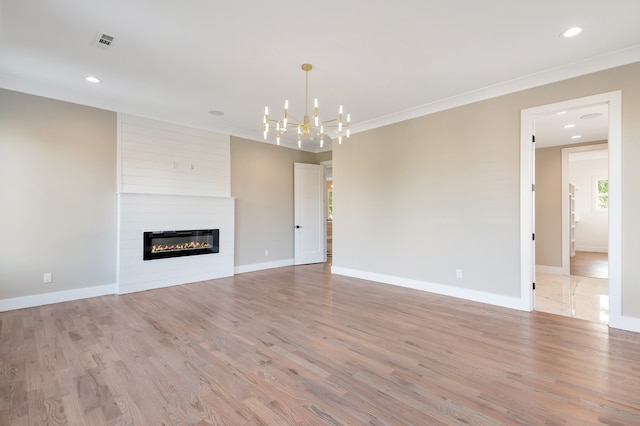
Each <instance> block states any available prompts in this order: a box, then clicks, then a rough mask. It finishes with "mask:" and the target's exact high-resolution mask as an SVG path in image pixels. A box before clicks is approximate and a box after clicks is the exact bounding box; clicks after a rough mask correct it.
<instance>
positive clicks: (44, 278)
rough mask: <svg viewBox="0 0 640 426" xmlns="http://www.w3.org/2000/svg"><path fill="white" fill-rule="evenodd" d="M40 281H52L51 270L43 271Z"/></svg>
mask: <svg viewBox="0 0 640 426" xmlns="http://www.w3.org/2000/svg"><path fill="white" fill-rule="evenodd" d="M42 282H43V283H45V284H46V283H50V282H53V276H52V274H51V272H45V273H44V277H43V279H42Z"/></svg>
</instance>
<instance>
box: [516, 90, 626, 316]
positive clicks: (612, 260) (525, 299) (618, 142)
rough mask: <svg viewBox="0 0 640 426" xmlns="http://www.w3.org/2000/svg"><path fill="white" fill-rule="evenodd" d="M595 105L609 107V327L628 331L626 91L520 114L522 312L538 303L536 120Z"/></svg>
mask: <svg viewBox="0 0 640 426" xmlns="http://www.w3.org/2000/svg"><path fill="white" fill-rule="evenodd" d="M594 104H607V105H608V106H609V139H608V142H609V326H611V327H615V328H626V327H625V326H624V321H623V318H622V199H621V198H622V190H621V186H622V149H621V148H622V91H620V90H617V91H613V92H607V93H602V94H599V95H593V96H586V97H583V98H578V99H571V100H568V101H563V102H557V103H552V104H547V105H542V106H538V107H534V108H528V109H523V110H522V111H521V112H520V274H521V277H520V279H521V284H520V286H521V287H520V295H521V297H520V300H521V303H522V309H523V310H526V311H532V310H533V308H534V303H535V296H534V293H533V291H534V290H533V285H532V284H533V282H534V281H533V280H534V277H535V265H534V264H533V244H532V233H533V229H534V227H533V225H534V223H533V220H534V217H533V209H534V205H533V191H532V185H533V176H534V170H533V164H534V163H533V161H534V158H535V153H534V149H535V147H534V144H533V143H531V138H532V136H533V132H534V123H535V119H536V118H537V117H539V116H542V115H545V114H551V113H554V112H556V111H560V110H564V109H575V108H579V107H584V106H588V105H594Z"/></svg>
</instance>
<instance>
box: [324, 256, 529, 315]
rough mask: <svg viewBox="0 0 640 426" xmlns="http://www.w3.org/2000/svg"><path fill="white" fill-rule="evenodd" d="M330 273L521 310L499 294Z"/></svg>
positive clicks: (337, 270)
mask: <svg viewBox="0 0 640 426" xmlns="http://www.w3.org/2000/svg"><path fill="white" fill-rule="evenodd" d="M331 273H332V274H336V275H345V276H348V277H353V278H360V279H363V280H368V281H375V282H378V283H383V284H391V285H395V286H399V287H405V288H412V289H415V290H422V291H426V292H429V293H435V294H440V295H443V296H449V297H456V298H459V299H465V300H471V301H474V302H480V303H486V304H489V305H494V306H500V307H503V308H511V309H518V310H523V307H522V303H521V300H520V299H519V298H517V297H508V296H502V295H499V294H493V293H487V292H483V291H477V290H470V289H467V288H461V287H452V286H448V285H444V284H436V283H429V282H426V281H418V280H413V279H409V278H402V277H396V276H392V275H384V274H377V273H372V272H367V271H360V270H356V269H350V268H342V267H337V266H332V267H331Z"/></svg>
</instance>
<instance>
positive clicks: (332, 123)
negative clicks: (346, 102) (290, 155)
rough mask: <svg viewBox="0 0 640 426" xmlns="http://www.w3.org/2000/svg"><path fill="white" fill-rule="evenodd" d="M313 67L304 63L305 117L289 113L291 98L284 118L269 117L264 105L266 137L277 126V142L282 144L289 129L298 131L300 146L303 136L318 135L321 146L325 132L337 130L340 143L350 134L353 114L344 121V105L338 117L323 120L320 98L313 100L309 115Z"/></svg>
mask: <svg viewBox="0 0 640 426" xmlns="http://www.w3.org/2000/svg"><path fill="white" fill-rule="evenodd" d="M312 69H313V66H312V65H311V64H302V70H303V71H304V72H305V93H304V118H303V119H302V120H298V119H297V118H295V117H294V116H292V115H290V114H289V100H285V101H284V117H283V118H282V120H274V119H271V118H269V107H268V106H265V107H264V118H263V125H264V129H263V130H264V138H265V139H267V136H268V134H269V130H270V129H271V128H272V127H275V132H276V143H277V144H278V145H280V137H281V136H282V135H284V134H285V133H287V132H289V131H296V132H297V134H298V148H301V147H302V138H303V137H304V138H312V137H313V136H318V138H319V139H320V148H322V146H323V144H324V133H325V130H326V131H331V130H335V131H336V136H337V138H338V143H340V144H341V143H342V137H343V136H346V137H347V138H348V137H349V136H350V125H351V115H350V114H347V117H346V122H343V112H342V105H340V108H338V117H337V118H334V119H331V120H325V121H322V120H321V119H320V117H319V115H318V98H315V99H314V100H313V115H312V116H309V109H308V108H309V71H311V70H312Z"/></svg>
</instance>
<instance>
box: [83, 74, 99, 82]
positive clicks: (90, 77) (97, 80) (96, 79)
mask: <svg viewBox="0 0 640 426" xmlns="http://www.w3.org/2000/svg"><path fill="white" fill-rule="evenodd" d="M85 80H87V81H88V82H89V83H100V79H99V78H98V77H94V76H92V75H90V76H89V77H86V78H85Z"/></svg>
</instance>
